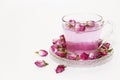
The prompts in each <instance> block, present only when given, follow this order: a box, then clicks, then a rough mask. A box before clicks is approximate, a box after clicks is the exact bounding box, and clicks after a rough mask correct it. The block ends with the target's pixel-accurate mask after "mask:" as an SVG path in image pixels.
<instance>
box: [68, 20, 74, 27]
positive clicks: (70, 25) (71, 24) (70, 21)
mask: <svg viewBox="0 0 120 80" xmlns="http://www.w3.org/2000/svg"><path fill="white" fill-rule="evenodd" d="M75 25H76V21H75V20H69V27H70V28H71V27H75Z"/></svg>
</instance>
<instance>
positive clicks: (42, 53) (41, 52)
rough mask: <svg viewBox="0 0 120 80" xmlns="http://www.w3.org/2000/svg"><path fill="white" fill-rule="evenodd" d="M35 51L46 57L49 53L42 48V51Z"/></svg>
mask: <svg viewBox="0 0 120 80" xmlns="http://www.w3.org/2000/svg"><path fill="white" fill-rule="evenodd" d="M35 53H36V54H38V55H40V56H41V57H45V56H47V55H48V52H47V51H46V50H40V51H37V52H35Z"/></svg>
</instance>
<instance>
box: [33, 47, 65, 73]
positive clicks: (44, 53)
mask: <svg viewBox="0 0 120 80" xmlns="http://www.w3.org/2000/svg"><path fill="white" fill-rule="evenodd" d="M35 53H36V54H38V55H39V56H40V57H46V56H47V55H48V52H47V51H46V50H42V49H41V50H39V51H36V52H35ZM34 64H35V65H36V66H37V67H39V68H43V67H45V66H47V65H48V63H47V62H46V61H45V60H37V61H35V63H34ZM64 70H65V66H64V65H58V66H57V68H56V69H55V71H56V73H61V72H63V71H64Z"/></svg>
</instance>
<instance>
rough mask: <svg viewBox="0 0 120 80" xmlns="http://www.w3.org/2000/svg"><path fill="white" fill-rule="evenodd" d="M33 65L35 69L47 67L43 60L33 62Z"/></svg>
mask: <svg viewBox="0 0 120 80" xmlns="http://www.w3.org/2000/svg"><path fill="white" fill-rule="evenodd" d="M35 65H36V66H37V67H40V68H41V67H44V66H47V65H48V63H46V62H45V61H44V60H42V61H36V62H35Z"/></svg>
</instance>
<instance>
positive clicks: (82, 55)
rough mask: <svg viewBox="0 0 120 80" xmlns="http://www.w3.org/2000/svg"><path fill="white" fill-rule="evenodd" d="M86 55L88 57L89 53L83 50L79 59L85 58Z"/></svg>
mask: <svg viewBox="0 0 120 80" xmlns="http://www.w3.org/2000/svg"><path fill="white" fill-rule="evenodd" d="M88 57H89V55H88V54H87V53H85V52H83V53H82V54H81V55H80V59H82V60H87V59H88Z"/></svg>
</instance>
